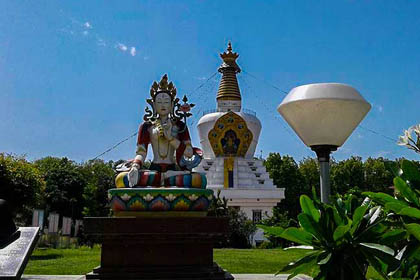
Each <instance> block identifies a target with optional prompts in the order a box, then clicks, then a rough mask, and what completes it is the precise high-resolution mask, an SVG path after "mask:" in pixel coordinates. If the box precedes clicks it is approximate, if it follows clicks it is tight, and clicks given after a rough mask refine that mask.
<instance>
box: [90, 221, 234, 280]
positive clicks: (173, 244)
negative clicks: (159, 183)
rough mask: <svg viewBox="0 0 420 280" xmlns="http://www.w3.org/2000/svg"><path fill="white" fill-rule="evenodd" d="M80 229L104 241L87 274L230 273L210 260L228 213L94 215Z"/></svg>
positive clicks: (189, 279) (205, 276)
mask: <svg viewBox="0 0 420 280" xmlns="http://www.w3.org/2000/svg"><path fill="white" fill-rule="evenodd" d="M84 230H85V233H86V234H87V235H89V236H90V237H93V238H94V239H95V240H96V241H99V242H100V243H102V250H101V264H100V266H99V267H97V268H95V269H94V270H93V271H92V272H91V273H88V274H87V275H86V279H148V280H157V279H159V280H166V279H185V280H193V279H202V280H219V279H220V280H222V279H226V280H227V279H234V278H233V276H232V275H231V274H230V273H229V272H227V271H225V270H223V269H222V268H220V267H219V266H218V265H217V264H216V263H214V262H213V247H214V244H215V243H216V242H217V241H219V240H221V239H222V238H224V237H225V236H226V234H227V230H228V220H227V219H226V218H216V217H154V216H150V217H112V218H105V217H98V218H93V217H92V218H85V220H84Z"/></svg>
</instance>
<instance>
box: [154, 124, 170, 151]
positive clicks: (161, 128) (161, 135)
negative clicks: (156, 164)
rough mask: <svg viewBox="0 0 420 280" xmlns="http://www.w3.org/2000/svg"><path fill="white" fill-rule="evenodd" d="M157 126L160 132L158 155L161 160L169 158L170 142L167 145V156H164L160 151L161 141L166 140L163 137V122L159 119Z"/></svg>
mask: <svg viewBox="0 0 420 280" xmlns="http://www.w3.org/2000/svg"><path fill="white" fill-rule="evenodd" d="M156 126H157V128H158V130H159V134H158V143H157V144H158V147H157V148H158V154H159V156H160V158H161V159H166V158H167V157H168V153H169V141H168V144H167V146H166V153H165V154H162V153H161V151H160V141H161V140H160V139H161V138H164V136H163V127H162V123H161V121H160V120H159V119H158V120H157V122H156Z"/></svg>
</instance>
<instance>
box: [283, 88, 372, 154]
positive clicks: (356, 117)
mask: <svg viewBox="0 0 420 280" xmlns="http://www.w3.org/2000/svg"><path fill="white" fill-rule="evenodd" d="M370 108H371V106H370V104H369V103H368V102H367V101H366V100H365V99H364V98H363V97H362V96H361V95H360V93H359V92H358V91H357V90H355V89H354V88H352V87H351V86H348V85H344V84H337V83H321V84H309V85H303V86H299V87H296V88H294V89H292V90H291V91H290V92H289V94H288V95H287V96H286V97H285V98H284V100H283V102H281V103H280V105H279V106H278V107H277V111H278V112H279V113H280V114H281V115H282V116H283V118H284V119H285V120H286V121H287V122H288V123H289V125H290V126H291V127H292V128H293V130H294V131H295V132H296V133H297V135H298V136H299V137H300V139H302V141H303V142H304V143H305V144H306V145H307V146H309V147H311V146H314V145H333V146H338V147H340V146H342V145H343V144H344V142H345V141H346V140H347V138H348V137H349V136H350V134H351V133H352V132H353V130H354V129H355V128H356V127H357V125H358V124H359V123H360V122H361V121H362V120H363V118H364V117H365V116H366V114H367V113H368V112H369V110H370Z"/></svg>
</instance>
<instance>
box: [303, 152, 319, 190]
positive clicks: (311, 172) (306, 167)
mask: <svg viewBox="0 0 420 280" xmlns="http://www.w3.org/2000/svg"><path fill="white" fill-rule="evenodd" d="M299 172H300V173H301V174H302V176H303V181H304V184H305V189H306V190H311V189H312V188H313V187H314V188H315V190H316V191H317V193H318V194H319V190H320V182H319V164H318V160H317V159H314V158H309V157H308V158H304V159H303V160H301V161H300V162H299Z"/></svg>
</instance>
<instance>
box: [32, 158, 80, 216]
mask: <svg viewBox="0 0 420 280" xmlns="http://www.w3.org/2000/svg"><path fill="white" fill-rule="evenodd" d="M35 166H36V167H38V169H39V170H40V171H41V173H42V175H43V177H44V180H45V182H46V188H45V195H44V200H45V204H46V210H47V212H57V213H59V214H60V215H62V216H68V217H71V218H81V217H82V210H83V206H84V199H83V189H84V187H85V186H86V179H85V177H84V176H83V174H82V168H81V167H80V166H79V165H78V164H76V163H75V162H74V161H71V160H69V159H67V158H65V157H64V158H55V157H45V158H42V159H40V160H37V161H35Z"/></svg>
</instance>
